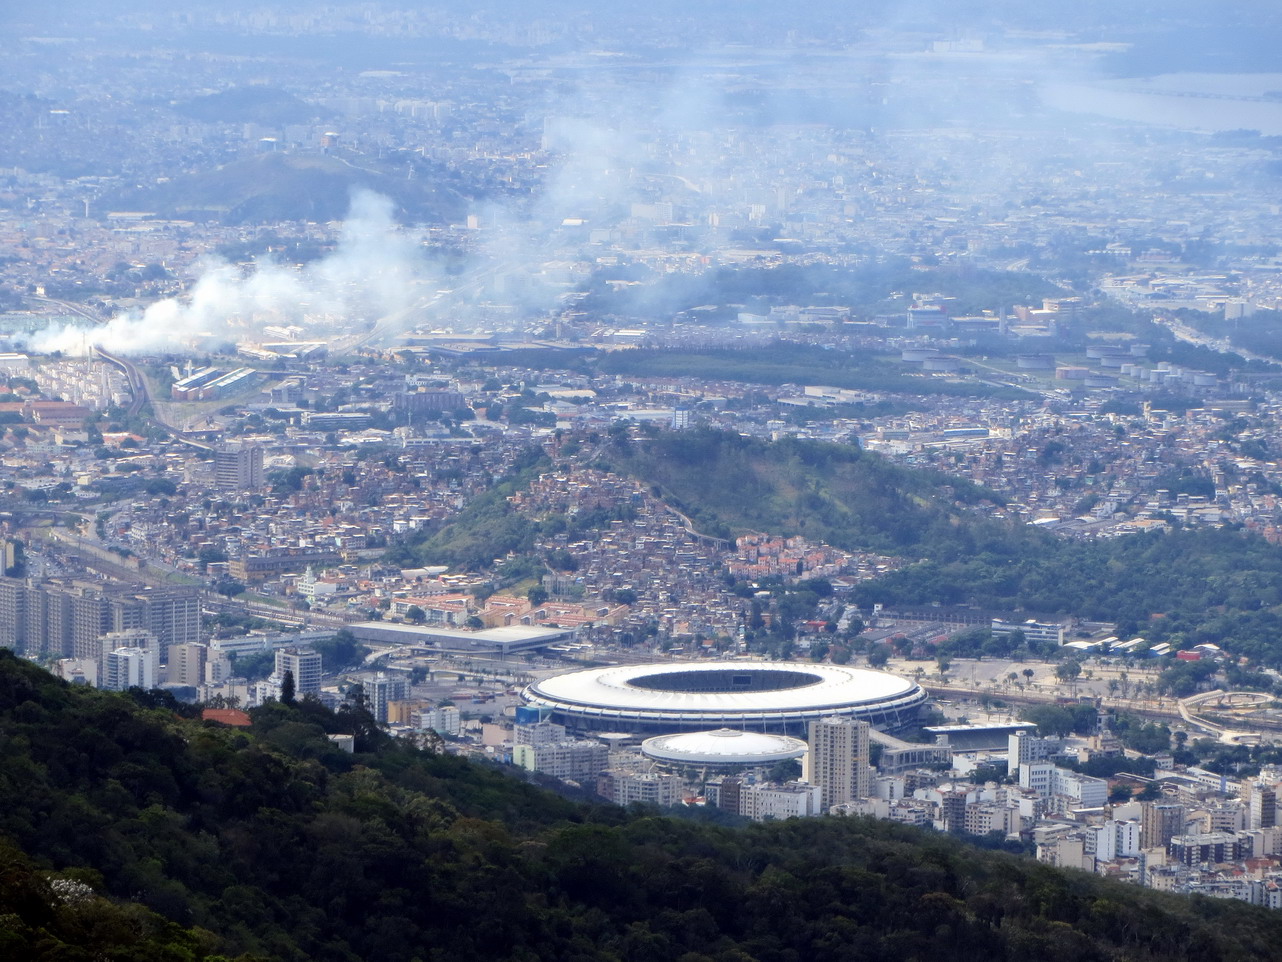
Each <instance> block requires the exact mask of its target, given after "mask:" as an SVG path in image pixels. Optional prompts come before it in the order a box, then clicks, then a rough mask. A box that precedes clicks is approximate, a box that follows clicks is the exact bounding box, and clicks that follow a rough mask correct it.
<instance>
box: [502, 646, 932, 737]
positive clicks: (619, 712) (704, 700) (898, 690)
mask: <svg viewBox="0 0 1282 962" xmlns="http://www.w3.org/2000/svg"><path fill="white" fill-rule="evenodd" d="M521 697H522V699H523V700H524V701H525V702H526V703H527V704H529V705H533V706H536V707H539V708H545V709H548V710H549V711H550V713H551V717H552V719H553V720H554V721H556V722H558V723H560V724H562V725H565V726H566V727H567V728H569V729H571V730H574V731H580V732H628V733H630V734H646V735H658V734H668V733H674V732H694V731H709V730H711V729H716V728H733V729H741V730H745V731H759V732H771V733H776V734H781V735H800V736H802V737H804V736H805V735H806V732H807V728H808V726H809V724H810V722H811V721H813V720H815V719H817V718H830V717H833V716H839V717H849V718H858V719H862V720H864V721H867V722H869V723H870V724H872V725H874V726H875V727H877V728H880V729H887V730H893V729H897V728H902V727H904V726H905V725H908V724H909V723H911V722H912V721H913V720H914V719H915V718H916V716H917V710H918V708H920V707H921V705H922V704H923V703H924V702H925V701H926V697H927V696H926V692H925V691H924V690H923V689H922V688H921V686H920V685H917V684H916V683H915V682H912V681H909V680H908V679H906V678H900V677H899V676H897V675H890V674H887V673H886V672H881V671H871V670H869V669H867V668H847V667H845V666H842V665H789V664H782V663H779V662H711V663H706V664H691V663H688V662H675V663H673V662H664V663H661V664H649V665H615V666H611V667H608V668H588V669H584V670H582V671H571V672H566V673H565V674H561V675H554V676H552V677H550V678H546V679H544V680H542V681H538V682H535V683H534V684H532V685H529V686H528V687H526V688H525V690H524V691H522V693H521Z"/></svg>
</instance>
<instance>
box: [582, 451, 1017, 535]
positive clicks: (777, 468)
mask: <svg viewBox="0 0 1282 962" xmlns="http://www.w3.org/2000/svg"><path fill="white" fill-rule="evenodd" d="M605 460H606V462H607V463H608V464H609V465H610V466H611V467H613V468H615V469H616V470H618V471H619V472H620V473H621V474H627V475H631V476H632V477H635V478H638V479H639V480H641V481H643V482H645V483H646V484H649V485H651V486H652V487H654V488H656V489H657V493H658V494H659V496H660V497H662V498H663V499H664V500H666V501H667V502H668V503H669V504H671V505H673V507H676V508H678V509H679V510H681V511H683V512H685V513H686V514H688V515H689V516H690V517H691V518H693V519H695V520H696V521H698V522H699V523H700V527H701V529H703V530H706V531H707V532H708V533H712V534H719V535H721V536H722V537H733V536H735V535H739V534H743V533H745V532H748V531H765V532H769V533H772V534H782V535H803V536H805V537H807V538H811V539H813V540H816V541H824V542H827V543H828V544H832V545H836V546H837V547H841V548H847V549H850V550H865V551H885V552H890V553H892V554H902V555H906V556H908V557H952V556H955V555H956V554H958V553H962V552H968V551H971V550H973V549H974V541H975V538H979V539H980V540H981V542H983V543H984V544H985V547H986V549H987V550H997V551H1007V550H1009V544H1008V543H1013V542H1015V541H1017V540H1018V539H1019V536H1020V535H1021V534H1023V532H1021V531H1017V530H1014V529H1011V528H1010V527H1009V526H1008V525H1006V524H1003V523H1001V522H987V521H984V520H983V519H982V518H980V517H979V516H978V515H977V514H972V513H968V512H965V511H963V510H962V508H961V507H960V506H959V505H968V506H977V505H979V504H980V503H982V502H983V501H985V500H991V501H1000V500H1001V499H1000V496H999V495H997V494H994V493H992V492H988V491H985V490H983V489H981V488H979V487H978V486H977V485H975V484H973V483H971V482H969V481H963V480H961V479H959V478H950V477H948V476H946V475H942V474H939V473H937V472H932V471H920V470H910V469H906V468H901V467H898V466H896V465H894V464H891V463H890V462H889V461H887V460H885V459H884V458H882V457H880V456H878V455H875V454H868V453H866V452H863V451H861V450H859V448H857V447H854V446H852V445H843V444H827V443H822V442H817V441H801V440H797V439H796V438H785V439H783V440H780V441H777V442H773V443H772V442H769V441H763V440H760V439H757V438H745V437H743V436H741V435H738V434H732V433H730V432H728V431H714V430H695V431H685V432H667V433H663V434H660V435H658V436H657V437H655V438H651V439H639V440H637V441H635V442H633V443H629V444H615V445H613V446H612V447H611V449H610V450H609V452H608V453H607V454H606V455H605ZM990 541H991V542H992V543H991V544H990V543H989V542H990Z"/></svg>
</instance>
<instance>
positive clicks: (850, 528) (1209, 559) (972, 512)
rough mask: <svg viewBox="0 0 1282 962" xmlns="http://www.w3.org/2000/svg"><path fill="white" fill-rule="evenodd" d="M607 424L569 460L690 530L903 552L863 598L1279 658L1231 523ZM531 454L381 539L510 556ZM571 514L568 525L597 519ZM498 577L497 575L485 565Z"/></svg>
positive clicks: (1262, 660)
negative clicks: (1007, 496)
mask: <svg viewBox="0 0 1282 962" xmlns="http://www.w3.org/2000/svg"><path fill="white" fill-rule="evenodd" d="M614 433H615V437H614V438H613V439H612V440H610V441H609V442H608V443H605V444H603V445H594V446H592V447H591V448H590V449H589V448H584V449H583V451H582V453H581V454H580V455H578V457H580V458H583V459H586V460H585V463H590V464H591V465H592V466H593V467H597V468H603V469H609V470H613V471H615V472H618V473H620V474H623V475H627V476H631V477H633V478H636V479H637V480H638V481H640V482H642V483H643V484H645V485H646V486H647V487H648V488H649V489H650V490H651V492H652V493H653V494H655V495H656V496H657V497H659V498H661V499H662V500H664V501H665V502H666V503H668V504H670V505H671V506H672V507H674V508H676V509H677V510H679V511H681V512H682V513H683V514H685V515H686V516H688V517H689V518H690V519H691V520H692V521H693V522H694V524H695V526H696V527H697V528H698V530H700V531H701V532H703V533H705V534H711V535H715V536H718V537H723V538H732V537H735V536H737V535H740V534H744V533H746V532H754V531H755V532H765V533H769V534H777V535H785V536H791V535H802V536H804V537H806V538H809V539H811V540H814V541H822V542H825V543H827V544H831V545H833V546H835V547H838V548H842V549H845V550H848V551H872V552H877V553H884V554H890V555H894V556H897V557H901V558H905V559H908V560H910V561H912V562H913V563H912V564H910V565H908V566H907V567H905V568H902V569H900V570H898V571H894V572H891V573H889V574H887V575H885V576H883V577H881V578H879V579H877V580H875V581H870V582H865V583H863V584H861V585H859V586H858V587H857V588H856V589H855V592H854V600H855V601H856V602H857V603H858V604H859V605H860V606H861V607H864V608H869V607H871V606H872V605H873V604H874V603H878V602H880V603H882V604H887V605H892V606H894V605H927V604H932V603H941V604H948V605H962V604H967V605H974V606H977V607H981V608H992V609H1001V610H1010V611H1020V610H1022V611H1026V612H1029V613H1030V614H1037V615H1052V616H1053V615H1074V616H1078V617H1084V618H1088V619H1092V620H1102V621H1114V622H1117V624H1118V631H1119V633H1121V634H1125V635H1128V636H1133V635H1136V634H1143V635H1144V636H1145V637H1146V638H1148V639H1149V640H1150V641H1153V642H1158V641H1166V642H1170V643H1171V644H1172V645H1173V646H1175V647H1176V648H1179V647H1191V646H1192V645H1195V644H1200V643H1203V642H1210V643H1213V644H1217V645H1220V646H1222V647H1224V648H1225V649H1227V650H1228V651H1230V652H1232V653H1233V654H1236V655H1244V656H1248V657H1250V658H1252V659H1253V660H1254V661H1256V662H1257V663H1258V664H1262V665H1268V666H1275V667H1282V642H1279V639H1282V548H1279V547H1278V546H1276V545H1272V544H1269V543H1268V542H1266V541H1265V540H1264V539H1263V538H1260V537H1258V536H1256V535H1253V534H1250V533H1248V532H1245V531H1242V530H1240V529H1238V528H1235V527H1233V526H1226V527H1224V528H1198V529H1188V530H1176V531H1170V532H1157V533H1150V534H1142V535H1130V536H1126V537H1120V538H1112V539H1104V540H1095V541H1080V540H1067V539H1062V538H1057V537H1055V536H1053V535H1050V534H1048V533H1046V532H1044V531H1041V530H1039V529H1036V528H1033V527H1030V526H1027V525H1021V524H1018V523H1014V522H1009V521H1005V520H1001V519H997V518H992V517H986V516H985V515H986V509H991V508H995V507H996V506H997V505H999V504H1000V503H1001V501H1002V497H1001V495H1000V494H998V493H996V492H992V491H989V490H986V489H984V488H982V487H979V486H977V485H975V484H974V483H973V482H970V481H967V480H965V479H961V478H954V477H951V476H949V475H946V474H943V473H941V472H937V471H927V470H922V469H916V468H905V467H900V466H898V465H895V464H892V463H890V462H889V461H887V460H885V459H884V458H882V457H880V456H879V455H876V454H870V453H867V452H863V451H860V450H859V449H858V448H856V447H853V446H850V445H839V444H829V443H823V442H816V441H806V440H798V439H796V438H784V439H782V440H780V441H776V442H769V441H764V440H761V439H756V438H745V437H743V436H741V435H738V434H734V433H731V432H725V431H716V430H708V429H700V430H693V431H683V432H663V433H660V434H658V435H657V436H655V437H638V438H634V439H628V438H627V437H626V435H624V434H620V433H617V432H614ZM549 464H550V462H549V461H547V460H546V459H545V458H543V457H542V456H541V454H540V453H539V452H538V451H537V450H535V451H532V452H531V455H530V456H529V458H528V459H526V460H525V461H524V462H523V463H522V464H521V465H519V466H518V468H517V470H516V471H515V472H514V473H513V474H512V475H510V476H509V477H507V478H505V479H503V480H502V481H501V482H500V483H499V484H498V485H496V486H495V487H494V488H493V489H491V490H490V491H489V492H488V493H487V494H485V495H484V496H482V497H480V498H477V499H475V500H474V501H473V502H472V503H471V504H470V505H468V506H467V507H466V508H465V509H464V510H463V511H462V512H460V513H459V514H458V515H457V516H456V517H455V518H453V519H452V520H451V521H450V522H449V523H448V524H447V525H445V526H443V527H442V528H440V529H439V530H436V531H434V532H427V531H422V532H416V533H415V534H414V535H412V536H411V537H410V539H409V540H407V541H405V542H403V543H402V544H400V545H398V546H397V547H396V548H394V549H393V552H392V554H391V555H390V557H391V559H392V560H396V561H400V562H403V563H419V564H451V565H454V566H456V567H460V568H467V569H471V570H488V569H492V568H494V566H495V563H496V562H497V561H499V560H500V559H503V558H505V557H506V556H508V555H514V556H521V557H526V556H529V555H530V554H531V552H532V551H533V549H534V545H535V541H536V539H537V538H538V536H539V535H540V534H546V533H555V532H553V531H551V529H549V528H547V525H546V524H545V522H543V521H539V520H535V519H531V518H527V517H524V516H523V515H520V514H518V513H516V512H514V511H512V510H510V508H509V506H508V504H507V497H508V496H509V495H510V494H512V493H513V492H515V491H517V490H520V489H522V488H523V487H524V486H525V485H527V484H528V483H529V481H530V480H532V479H533V478H534V477H536V476H537V475H538V474H540V473H541V472H543V471H545V470H547V468H548V467H549ZM608 520H609V519H608V518H605V517H602V518H600V519H597V518H595V517H594V516H593V515H591V513H589V514H588V515H586V516H584V517H581V518H576V519H575V521H576V524H577V525H578V527H579V528H580V529H582V530H586V529H587V528H589V527H591V526H592V524H593V522H594V521H596V522H604V521H608ZM500 576H502V575H501V572H500Z"/></svg>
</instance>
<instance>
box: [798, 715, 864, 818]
mask: <svg viewBox="0 0 1282 962" xmlns="http://www.w3.org/2000/svg"><path fill="white" fill-rule="evenodd" d="M870 731H871V727H870V726H869V724H868V723H867V722H865V721H858V720H856V719H853V718H825V719H822V720H821V721H814V722H811V723H810V756H809V781H810V784H812V785H815V786H817V787H818V788H819V790H820V811H823V812H826V811H828V810H829V809H830V808H832V806H834V805H840V804H842V803H843V802H850V801H854V800H855V799H857V798H867V797H869V796H870V795H871V794H872V768H871V767H870V766H869V764H868V758H869V732H870Z"/></svg>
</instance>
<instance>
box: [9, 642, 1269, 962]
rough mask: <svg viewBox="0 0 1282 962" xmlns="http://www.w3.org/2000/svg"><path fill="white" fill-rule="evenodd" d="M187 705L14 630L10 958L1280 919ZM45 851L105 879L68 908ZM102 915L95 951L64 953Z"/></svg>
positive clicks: (332, 719)
mask: <svg viewBox="0 0 1282 962" xmlns="http://www.w3.org/2000/svg"><path fill="white" fill-rule="evenodd" d="M174 708H175V706H174V705H173V704H172V703H167V702H166V701H165V700H164V699H163V698H161V697H160V696H159V695H148V694H145V693H142V692H135V693H134V697H132V698H131V697H129V696H127V695H118V694H113V693H107V692H98V691H92V690H86V689H82V688H71V687H69V686H67V685H65V684H64V683H62V682H60V681H57V680H56V679H54V678H52V677H51V676H49V675H48V674H46V673H44V672H43V671H42V670H40V669H39V668H36V667H35V666H32V665H28V664H25V663H22V662H19V661H18V660H17V659H16V658H14V657H13V656H12V655H11V654H9V653H8V652H0V732H2V733H3V734H2V735H0V757H3V766H0V834H2V835H3V836H5V837H7V838H9V839H11V840H12V841H13V843H14V844H16V845H18V846H20V847H21V848H22V849H23V850H24V851H25V852H26V853H27V854H26V856H25V857H23V856H19V855H17V854H16V853H14V852H13V851H12V850H11V849H5V848H0V866H3V868H4V869H5V871H4V873H3V876H2V877H0V946H3V947H5V948H6V949H10V950H12V951H9V952H7V953H6V954H7V957H10V958H33V957H49V958H59V959H67V958H70V959H76V958H85V959H88V958H119V959H126V958H127V959H143V958H146V959H160V960H168V959H174V960H179V959H183V960H204V959H208V960H210V962H213V960H214V959H216V958H224V959H225V958H226V957H227V956H235V955H240V956H241V958H242V959H243V960H244V962H250V960H251V959H266V958H271V959H283V960H300V962H301V960H304V959H309V960H310V959H315V960H342V962H353V960H361V959H368V960H375V959H377V960H379V962H413V960H429V959H430V960H438V959H439V960H445V959H450V958H469V959H519V960H526V962H534V960H542V959H547V960H558V962H563V960H580V962H589V960H602V962H624V960H627V962H632V960H639V962H650V960H653V962H661V960H671V959H678V960H684V962H700V960H717V962H741V960H750V959H760V960H762V962H786V960H792V959H799V958H806V959H812V960H815V962H827V960H883V959H884V960H895V962H902V960H904V959H910V958H937V959H941V960H945V962H947V960H958V962H961V960H973V959H978V958H983V959H993V960H1002V959H1010V960H1038V962H1041V960H1054V959H1064V960H1073V962H1081V960H1088V962H1090V960H1100V962H1103V960H1123V959H1126V960H1130V959H1133V960H1168V959H1169V960H1189V962H1193V960H1197V962H1213V960H1214V962H1233V960H1238V959H1241V960H1246V959H1256V958H1264V957H1269V956H1270V955H1271V954H1272V953H1273V952H1274V951H1275V947H1276V945H1278V944H1279V940H1280V939H1282V916H1280V915H1278V914H1276V913H1270V912H1267V911H1265V910H1262V909H1254V908H1251V907H1250V906H1245V905H1242V904H1240V903H1237V902H1231V901H1210V900H1204V899H1196V900H1195V899H1184V898H1180V897H1175V896H1169V895H1164V894H1162V893H1157V892H1151V891H1146V890H1141V889H1135V888H1128V887H1126V886H1122V885H1119V884H1115V883H1110V882H1108V881H1106V880H1103V879H1100V878H1096V877H1094V876H1091V875H1087V874H1084V873H1067V872H1059V871H1057V870H1054V869H1050V868H1048V867H1046V866H1042V865H1039V864H1036V863H1033V862H1029V861H1024V860H1020V859H1017V858H1015V857H1013V856H1010V855H1006V854H1004V853H995V852H983V851H978V850H976V849H973V848H970V847H968V846H966V845H964V844H962V843H960V842H958V841H955V840H953V839H950V838H946V837H943V836H938V835H932V834H930V833H924V832H921V831H918V830H914V829H910V828H906V827H900V826H894V825H891V824H887V823H878V822H872V821H868V820H865V819H855V818H852V819H805V820H793V821H789V822H785V823H776V824H764V825H753V826H751V827H748V828H744V829H729V828H720V827H714V826H712V825H708V824H701V823H699V822H695V821H690V820H674V819H672V818H666V817H659V816H657V815H656V814H655V813H653V812H648V811H633V812H625V811H623V810H622V809H617V808H613V807H610V806H593V805H585V804H576V803H571V802H569V801H566V800H564V799H561V798H558V797H556V796H553V795H550V794H547V793H545V792H542V791H540V790H537V789H535V788H533V787H531V786H528V785H525V784H522V783H520V782H518V781H516V780H514V779H510V778H507V777H505V776H504V775H502V774H500V773H498V772H496V771H492V770H487V769H485V768H480V767H477V766H476V765H473V764H470V763H468V762H466V761H462V760H460V759H456V758H449V757H440V756H435V755H431V754H427V753H425V752H423V751H420V750H418V749H415V748H413V747H411V746H409V745H406V744H404V743H401V742H393V741H392V740H390V739H389V738H387V736H385V735H383V734H381V733H380V732H378V731H377V729H376V728H374V727H373V726H371V725H370V724H369V719H368V716H367V715H365V714H364V713H363V712H360V711H359V710H357V711H344V712H340V713H338V714H333V713H330V712H329V711H327V710H326V709H324V708H323V707H321V706H320V705H318V704H315V703H308V702H302V703H299V704H297V705H283V704H277V703H270V704H268V705H267V706H265V707H264V708H261V709H256V710H255V711H254V712H253V726H252V728H250V729H247V730H235V729H225V728H220V727H216V726H210V725H206V724H202V723H200V722H199V721H196V720H193V719H189V718H181V717H179V716H178V715H177V714H175V711H174ZM335 729H339V730H343V729H345V730H347V731H350V732H353V733H355V734H356V735H357V753H356V754H355V755H348V754H346V753H344V752H341V751H339V750H337V749H336V748H335V747H334V746H333V745H332V744H331V743H330V742H329V741H328V740H327V739H326V738H325V737H324V735H325V732H326V731H332V730H335ZM28 859H30V860H33V861H34V862H35V863H36V864H37V865H39V866H41V867H42V868H41V871H39V872H33V871H32V869H31V863H30V862H29V861H28ZM46 870H51V871H54V872H56V873H58V876H59V877H60V878H63V879H69V880H73V881H76V882H79V883H80V885H82V886H89V887H90V888H92V889H96V890H97V891H98V893H99V894H100V895H101V896H103V897H99V898H92V897H89V896H86V895H85V894H84V890H83V889H80V888H75V889H72V891H73V892H74V893H77V896H78V897H83V898H85V899H86V900H87V901H85V902H84V903H83V906H85V907H83V908H82V907H72V908H68V907H66V906H65V905H63V906H59V905H53V904H51V900H50V895H49V892H50V883H49V882H47V881H46V880H45V877H44V873H45V871H46ZM64 887H65V886H64ZM108 899H109V900H110V901H109V900H108ZM125 901H129V902H131V903H132V904H129V905H125V904H123V903H124V902H125ZM78 913H79V914H78ZM158 915H163V916H165V917H167V918H168V919H169V920H170V921H169V922H164V921H162V920H161V919H159V918H158ZM90 922H93V923H94V924H93V925H90V924H89V923H90ZM77 925H78V926H80V928H78V929H75V931H72V932H71V933H70V934H71V936H72V938H71V939H70V940H68V939H66V938H64V939H63V944H66V945H71V946H79V945H83V946H85V948H83V949H67V950H63V949H61V948H55V947H56V946H58V945H59V943H57V942H55V941H53V940H54V939H55V938H60V937H63V936H64V935H66V934H67V932H68V927H69V926H70V927H73V928H74V927H75V926H77ZM86 932H91V933H92V934H93V938H92V939H88V940H86V939H85V938H82V936H84V935H85V933H86ZM77 939H79V941H77ZM33 945H34V946H35V949H34V950H32V949H31V948H30V947H31V946H33Z"/></svg>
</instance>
